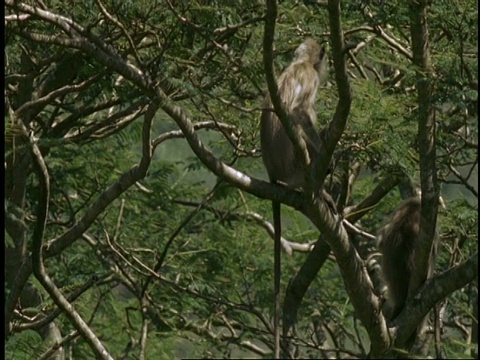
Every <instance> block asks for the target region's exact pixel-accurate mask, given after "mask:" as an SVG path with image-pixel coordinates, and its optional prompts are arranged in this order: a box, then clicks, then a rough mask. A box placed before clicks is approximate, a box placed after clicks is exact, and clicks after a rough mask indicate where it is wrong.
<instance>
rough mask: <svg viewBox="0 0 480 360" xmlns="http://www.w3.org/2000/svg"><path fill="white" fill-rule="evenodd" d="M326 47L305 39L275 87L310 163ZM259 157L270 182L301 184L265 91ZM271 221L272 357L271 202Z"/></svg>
mask: <svg viewBox="0 0 480 360" xmlns="http://www.w3.org/2000/svg"><path fill="white" fill-rule="evenodd" d="M327 66H328V62H327V57H326V53H325V48H324V47H323V46H320V45H319V44H318V43H317V42H316V41H315V40H313V39H306V40H305V41H304V42H303V43H302V44H301V45H300V46H299V47H298V48H297V49H296V50H295V58H294V60H293V62H292V63H291V64H290V65H289V66H288V67H287V68H286V69H285V71H284V72H283V73H282V74H281V75H280V77H279V78H278V81H277V82H278V91H279V94H280V98H281V100H282V105H283V107H284V109H285V111H286V112H287V114H288V115H289V116H288V117H289V119H290V120H291V121H293V122H294V125H297V129H298V127H300V131H301V135H302V137H303V139H304V140H305V142H306V144H307V149H308V153H309V157H310V159H311V160H312V164H315V159H317V158H318V152H319V146H320V143H321V141H322V140H321V136H320V135H319V133H318V132H317V130H316V129H315V123H316V119H317V116H316V113H315V110H314V108H313V105H314V102H315V98H316V95H317V89H318V85H319V84H320V83H321V82H323V81H324V80H325V78H326V75H327V72H328V68H327ZM260 140H261V149H262V158H263V162H264V164H265V167H266V168H267V172H268V176H269V178H270V181H271V182H272V183H282V184H283V185H286V186H288V187H290V188H293V189H296V188H302V187H303V185H304V182H305V175H306V174H305V173H304V171H303V169H302V167H301V165H300V164H301V160H300V159H299V158H298V157H297V156H296V154H295V152H294V149H293V145H292V142H291V141H290V139H289V138H288V136H287V133H286V132H285V129H284V128H283V126H282V124H281V122H280V120H279V119H278V118H277V116H276V114H275V112H274V111H273V107H272V103H271V100H270V97H269V96H268V95H267V97H266V98H265V102H264V110H263V111H262V116H261V120H260ZM272 208H273V223H274V229H275V250H274V253H275V256H274V263H275V265H274V267H275V271H274V277H275V313H274V335H275V358H278V357H279V356H280V327H279V319H280V248H281V243H280V234H281V227H280V204H279V203H276V202H273V204H272Z"/></svg>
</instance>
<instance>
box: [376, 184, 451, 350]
mask: <svg viewBox="0 0 480 360" xmlns="http://www.w3.org/2000/svg"><path fill="white" fill-rule="evenodd" d="M439 204H440V206H441V207H442V208H445V204H444V203H443V199H442V198H441V197H439ZM420 213H421V193H420V191H417V192H416V194H415V196H414V197H411V198H409V199H406V200H404V201H403V202H402V203H401V204H400V205H399V206H398V207H397V209H396V210H395V212H394V213H393V214H392V216H391V217H390V220H389V221H388V223H387V225H385V227H384V228H383V229H382V230H381V231H380V234H379V249H380V252H381V253H382V260H381V268H382V277H383V280H384V281H385V283H386V286H387V296H386V303H385V305H384V314H385V317H386V318H387V319H388V320H389V321H392V320H394V319H395V318H396V317H397V316H398V315H399V314H400V312H401V311H402V309H403V308H404V306H405V302H406V300H407V295H408V288H409V286H410V281H411V279H412V274H413V271H414V270H415V247H416V246H417V242H418V238H419V232H420V219H421V214H420ZM437 248H438V241H437V237H436V238H435V239H434V242H433V245H432V249H431V252H430V256H429V262H428V272H427V278H426V279H425V280H427V279H429V278H430V277H431V276H432V275H433V268H434V264H435V259H436V254H437ZM424 324H425V321H422V322H421V324H420V325H419V327H418V329H417V331H416V332H414V333H413V334H412V337H411V338H410V340H408V341H407V347H409V346H411V345H413V342H414V341H415V337H416V335H417V333H418V332H419V330H421V328H423V327H424Z"/></svg>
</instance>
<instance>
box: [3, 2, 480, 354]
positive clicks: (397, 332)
mask: <svg viewBox="0 0 480 360" xmlns="http://www.w3.org/2000/svg"><path fill="white" fill-rule="evenodd" d="M338 3H339V1H335V0H329V1H328V3H327V1H321V0H320V1H316V0H305V1H303V2H299V1H292V0H287V1H282V2H280V4H278V9H277V11H276V13H275V11H272V10H274V9H275V7H276V6H277V4H275V2H274V1H270V0H269V1H267V2H266V3H264V2H262V1H258V0H241V1H230V0H215V1H205V0H196V1H181V0H165V1H144V0H141V1H115V0H106V1H103V0H96V1H91V0H89V1H54V0H47V1H34V0H31V1H24V2H21V1H14V0H6V1H5V4H6V5H5V9H6V16H5V24H6V25H5V35H4V36H5V43H6V45H5V104H6V110H5V142H6V146H5V180H6V185H5V195H6V196H5V252H6V262H5V264H6V265H5V288H6V293H5V324H4V326H5V334H6V337H5V342H6V356H7V358H10V359H47V358H55V359H65V358H68V359H89V358H95V357H97V358H103V359H108V358H115V359H131V358H132V359H136V358H140V359H161V358H182V357H197V358H198V357H209V358H211V357H213V358H229V357H249V358H252V357H256V358H271V357H272V354H273V335H272V333H273V329H272V323H273V322H272V316H273V240H272V231H271V226H272V225H271V201H270V200H273V199H274V200H277V201H281V202H282V203H283V204H284V205H283V206H282V216H283V217H282V220H283V233H282V236H283V238H284V239H283V244H282V245H283V249H284V250H285V251H284V252H283V259H282V260H283V262H282V271H283V274H282V294H283V296H282V298H283V304H284V322H288V325H289V327H291V331H290V335H289V342H288V349H284V354H285V356H289V357H292V358H296V357H298V358H365V357H366V356H367V355H368V354H370V355H371V356H373V357H380V356H383V355H385V354H388V353H389V352H390V351H391V350H392V349H393V348H399V347H402V345H403V344H404V343H405V341H406V340H407V338H408V336H409V335H410V334H411V333H412V331H413V330H414V329H415V327H416V326H417V325H418V323H419V322H420V321H421V319H422V318H423V315H425V314H427V312H428V311H429V310H432V311H430V313H429V315H430V320H431V321H430V327H429V328H428V329H427V331H426V333H425V334H421V336H419V339H418V341H417V344H416V347H415V349H414V352H415V353H416V354H418V355H419V356H426V355H429V356H436V357H443V358H465V357H467V358H469V357H475V358H476V357H477V345H476V344H477V340H478V332H477V326H478V324H477V319H478V310H477V298H478V295H477V294H478V290H477V284H478V263H477V255H478V247H477V240H478V232H477V227H478V218H477V207H478V202H477V197H478V186H477V174H478V172H477V171H478V167H477V163H478V155H477V145H478V143H477V140H478V129H477V120H478V106H477V99H478V82H477V76H478V73H477V66H478V48H477V46H478V35H477V34H478V18H477V15H478V14H477V2H476V1H472V0H468V1H461V2H460V1H445V0H440V1H433V2H426V1H424V0H420V1H400V0H389V1H376V0H373V1H358V0H357V1H345V2H344V3H342V4H341V7H340V5H339V4H338ZM267 7H268V9H269V11H268V12H267ZM339 10H340V11H339ZM271 24H275V28H273V27H272V26H271ZM423 31H426V35H425V36H422V34H423V33H422V32H423ZM273 33H274V42H273V44H271V43H270V44H267V46H266V47H264V44H263V42H264V36H266V35H269V34H270V35H271V34H273ZM306 37H313V38H315V39H317V40H318V41H319V42H322V43H325V44H327V46H328V56H329V59H330V67H329V72H330V76H329V80H328V83H327V84H326V85H325V86H323V87H321V88H320V90H319V95H318V100H317V102H316V110H317V114H318V120H319V127H326V126H328V127H329V134H330V136H329V140H327V142H328V143H326V144H325V148H324V158H323V159H324V160H325V161H329V160H330V158H331V159H332V164H333V172H332V174H330V175H328V176H327V178H326V179H325V182H324V187H325V188H326V189H327V191H328V192H330V193H331V194H332V196H333V197H334V199H335V201H336V204H337V207H338V210H339V213H340V216H339V217H335V216H332V214H331V212H330V211H329V210H328V208H326V207H325V206H324V205H323V204H322V202H320V204H318V203H316V202H313V201H312V202H309V201H307V200H305V198H304V197H303V195H302V194H301V193H299V192H295V191H293V190H288V189H283V188H279V187H278V186H274V185H271V184H269V183H268V181H267V176H266V173H265V171H264V169H263V164H262V161H261V156H260V146H259V118H260V111H261V104H262V98H263V95H264V92H265V91H266V89H267V85H266V73H265V68H266V65H267V64H265V61H264V56H263V55H264V53H265V51H267V52H268V51H269V46H273V57H274V68H275V71H276V73H277V74H278V73H280V72H281V71H282V69H284V68H285V67H286V66H287V65H288V63H289V62H290V61H291V59H292V55H293V50H294V49H295V48H296V47H297V46H298V44H300V43H301V42H302V41H303V40H304V39H305V38H306ZM261 180H263V181H261ZM415 184H416V185H417V186H421V188H422V196H423V197H424V207H425V209H427V210H426V211H425V214H423V218H422V221H423V222H422V229H423V233H422V234H423V235H422V244H421V245H420V246H421V248H420V250H419V255H418V259H419V260H418V274H425V273H426V268H427V267H426V262H425V260H426V259H427V258H428V252H429V248H430V246H431V244H432V241H434V237H435V234H436V233H437V234H438V240H439V243H440V250H439V255H438V258H437V262H436V266H435V276H434V277H433V280H432V281H430V282H428V283H427V286H426V287H425V288H424V289H422V291H421V292H420V294H419V295H418V296H415V297H413V296H412V298H411V301H410V302H409V303H408V304H407V308H406V309H405V311H404V312H403V313H402V314H401V316H400V317H399V318H398V321H397V322H395V323H394V324H387V323H386V321H385V318H384V317H383V315H382V312H381V307H382V302H383V296H382V295H381V290H380V289H381V285H380V284H379V274H378V260H379V254H378V249H377V247H376V241H375V236H376V234H377V233H378V231H379V229H380V228H381V227H382V226H383V224H384V223H385V221H386V219H387V218H388V215H389V214H390V213H391V212H392V211H393V210H394V209H395V207H396V206H397V205H398V204H399V203H400V202H401V200H402V198H404V197H406V196H409V194H410V195H411V191H412V188H413V187H414V186H415ZM439 194H441V196H442V197H443V199H444V201H445V204H446V209H440V208H439V207H438V195H439ZM297 210H299V211H297ZM437 210H438V219H437V217H436V214H437ZM342 218H345V219H346V220H347V221H348V224H347V223H345V222H342V221H341V219H342ZM436 219H437V220H436ZM319 234H320V235H319ZM330 249H331V250H332V251H331V250H330ZM419 277H421V276H420V275H419Z"/></svg>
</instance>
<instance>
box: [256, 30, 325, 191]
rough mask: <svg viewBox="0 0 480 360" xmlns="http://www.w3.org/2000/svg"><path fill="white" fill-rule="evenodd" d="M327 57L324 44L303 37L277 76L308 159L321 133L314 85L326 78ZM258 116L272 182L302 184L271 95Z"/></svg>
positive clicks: (313, 156)
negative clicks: (298, 129) (290, 59)
mask: <svg viewBox="0 0 480 360" xmlns="http://www.w3.org/2000/svg"><path fill="white" fill-rule="evenodd" d="M327 73H328V60H327V56H326V51H325V47H323V46H320V45H319V44H318V43H317V42H316V41H315V40H313V39H307V40H305V41H304V42H303V43H302V44H301V45H300V46H299V47H298V48H297V50H296V51H295V58H294V60H293V62H292V63H291V64H290V65H289V66H288V67H287V68H286V69H285V71H284V72H283V73H282V74H281V75H280V77H279V78H278V91H279V94H280V98H281V99H282V103H283V106H284V108H285V111H286V112H287V114H289V115H290V118H291V119H292V121H294V122H295V123H296V124H298V125H300V127H301V129H302V131H303V134H302V136H303V138H304V140H305V142H306V144H307V149H308V152H309V154H310V159H312V161H315V159H316V158H318V150H319V146H320V143H321V137H320V135H319V133H318V132H317V130H316V129H315V124H316V120H317V115H316V113H315V110H314V107H313V106H314V103H315V98H316V96H317V89H318V86H319V85H320V83H321V82H324V81H325V80H326V77H327ZM264 105H265V106H264V109H267V110H263V112H262V117H261V120H260V139H261V149H262V158H263V162H264V164H265V167H266V168H267V172H268V176H269V178H270V181H271V182H281V183H283V184H285V185H287V186H288V187H291V188H299V187H302V186H303V184H304V181H305V174H304V173H303V171H302V168H301V165H300V164H301V162H300V161H299V159H297V158H296V156H295V152H294V150H293V145H292V142H291V141H290V139H289V138H288V136H287V133H286V132H285V129H284V128H283V126H282V124H281V122H280V120H278V118H277V116H276V115H275V112H274V111H273V108H272V103H271V101H270V97H269V96H267V97H266V98H265V103H264Z"/></svg>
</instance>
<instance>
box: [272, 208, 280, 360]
mask: <svg viewBox="0 0 480 360" xmlns="http://www.w3.org/2000/svg"><path fill="white" fill-rule="evenodd" d="M272 210H273V228H274V230H275V240H274V241H275V245H274V259H273V262H274V265H273V267H274V289H275V290H274V293H275V305H274V314H273V334H274V339H275V346H274V349H275V359H279V358H280V311H281V307H280V278H281V271H282V270H281V256H280V255H281V246H282V244H281V236H282V224H281V219H280V203H279V202H277V201H272Z"/></svg>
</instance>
